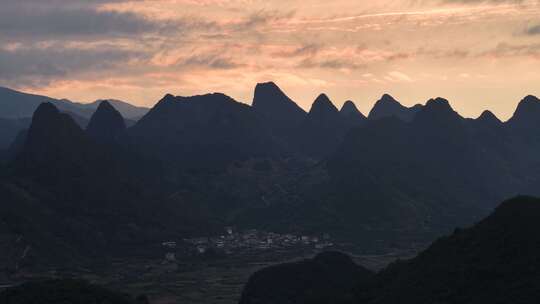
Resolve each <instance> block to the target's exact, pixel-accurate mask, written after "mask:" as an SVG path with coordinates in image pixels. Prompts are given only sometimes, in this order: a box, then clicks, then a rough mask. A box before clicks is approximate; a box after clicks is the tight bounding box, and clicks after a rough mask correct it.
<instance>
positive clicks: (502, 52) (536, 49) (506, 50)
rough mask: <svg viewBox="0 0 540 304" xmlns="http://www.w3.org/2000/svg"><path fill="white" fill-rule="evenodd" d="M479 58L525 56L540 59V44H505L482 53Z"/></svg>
mask: <svg viewBox="0 0 540 304" xmlns="http://www.w3.org/2000/svg"><path fill="white" fill-rule="evenodd" d="M479 56H480V57H497V58H505V57H516V56H525V57H532V58H536V59H540V43H533V44H510V43H506V42H503V43H499V44H498V45H497V46H496V47H495V48H493V49H491V50H488V51H485V52H482V53H480V54H479Z"/></svg>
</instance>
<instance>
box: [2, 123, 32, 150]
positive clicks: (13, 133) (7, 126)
mask: <svg viewBox="0 0 540 304" xmlns="http://www.w3.org/2000/svg"><path fill="white" fill-rule="evenodd" d="M27 127H28V122H27V121H25V120H22V119H8V118H0V150H2V149H7V148H8V147H9V146H10V145H11V143H12V142H13V141H14V140H15V138H16V137H17V134H19V132H20V131H21V130H23V129H24V128H27Z"/></svg>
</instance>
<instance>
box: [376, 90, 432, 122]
mask: <svg viewBox="0 0 540 304" xmlns="http://www.w3.org/2000/svg"><path fill="white" fill-rule="evenodd" d="M421 108H422V106H421V105H415V106H413V107H411V108H407V107H405V106H403V105H401V104H400V103H399V102H398V101H396V100H395V99H394V97H392V96H390V95H388V94H384V95H383V96H382V97H381V99H379V100H378V101H377V102H376V103H375V105H374V106H373V108H372V109H371V111H370V112H369V115H368V117H369V119H371V120H376V119H381V118H383V117H389V116H395V117H397V118H399V119H401V120H403V121H411V120H412V119H413V117H414V115H415V114H416V113H417V112H418V111H420V109H421Z"/></svg>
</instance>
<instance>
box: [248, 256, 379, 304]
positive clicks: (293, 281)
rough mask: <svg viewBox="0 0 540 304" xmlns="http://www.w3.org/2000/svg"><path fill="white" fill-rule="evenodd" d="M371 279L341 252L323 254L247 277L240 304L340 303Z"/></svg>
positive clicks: (369, 273) (272, 267)
mask: <svg viewBox="0 0 540 304" xmlns="http://www.w3.org/2000/svg"><path fill="white" fill-rule="evenodd" d="M372 276H373V273H372V272H370V271H369V270H367V269H365V268H363V267H361V266H358V265H356V264H355V263H354V262H353V261H352V260H351V258H350V257H348V256H347V255H345V254H343V253H340V252H330V251H329V252H323V253H320V254H318V255H317V256H315V257H314V258H312V259H306V260H302V261H299V262H292V263H285V264H279V265H275V266H271V267H267V268H264V269H262V270H260V271H257V272H256V273H254V274H253V275H252V276H251V277H250V278H249V281H248V283H247V284H246V286H245V288H244V290H243V292H242V298H241V300H240V304H255V303H257V304H273V303H291V304H293V303H298V304H300V303H302V304H315V303H342V302H344V301H350V300H352V299H353V291H354V287H355V286H356V284H358V283H360V282H364V281H367V280H369V279H371V277H372Z"/></svg>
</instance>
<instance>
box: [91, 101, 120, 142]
mask: <svg viewBox="0 0 540 304" xmlns="http://www.w3.org/2000/svg"><path fill="white" fill-rule="evenodd" d="M125 130H126V124H125V121H124V118H123V117H122V114H120V112H118V111H117V110H116V109H115V108H114V107H113V106H112V105H111V104H110V103H109V102H108V101H106V100H104V101H102V102H101V103H100V104H99V106H98V108H97V110H96V112H95V113H94V114H93V115H92V117H91V118H90V122H89V123H88V127H87V128H86V132H87V133H88V134H89V135H90V136H91V137H93V138H95V139H97V140H98V141H101V142H109V143H111V142H114V141H115V140H116V139H118V137H119V136H120V135H121V134H123V132H124V131H125Z"/></svg>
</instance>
